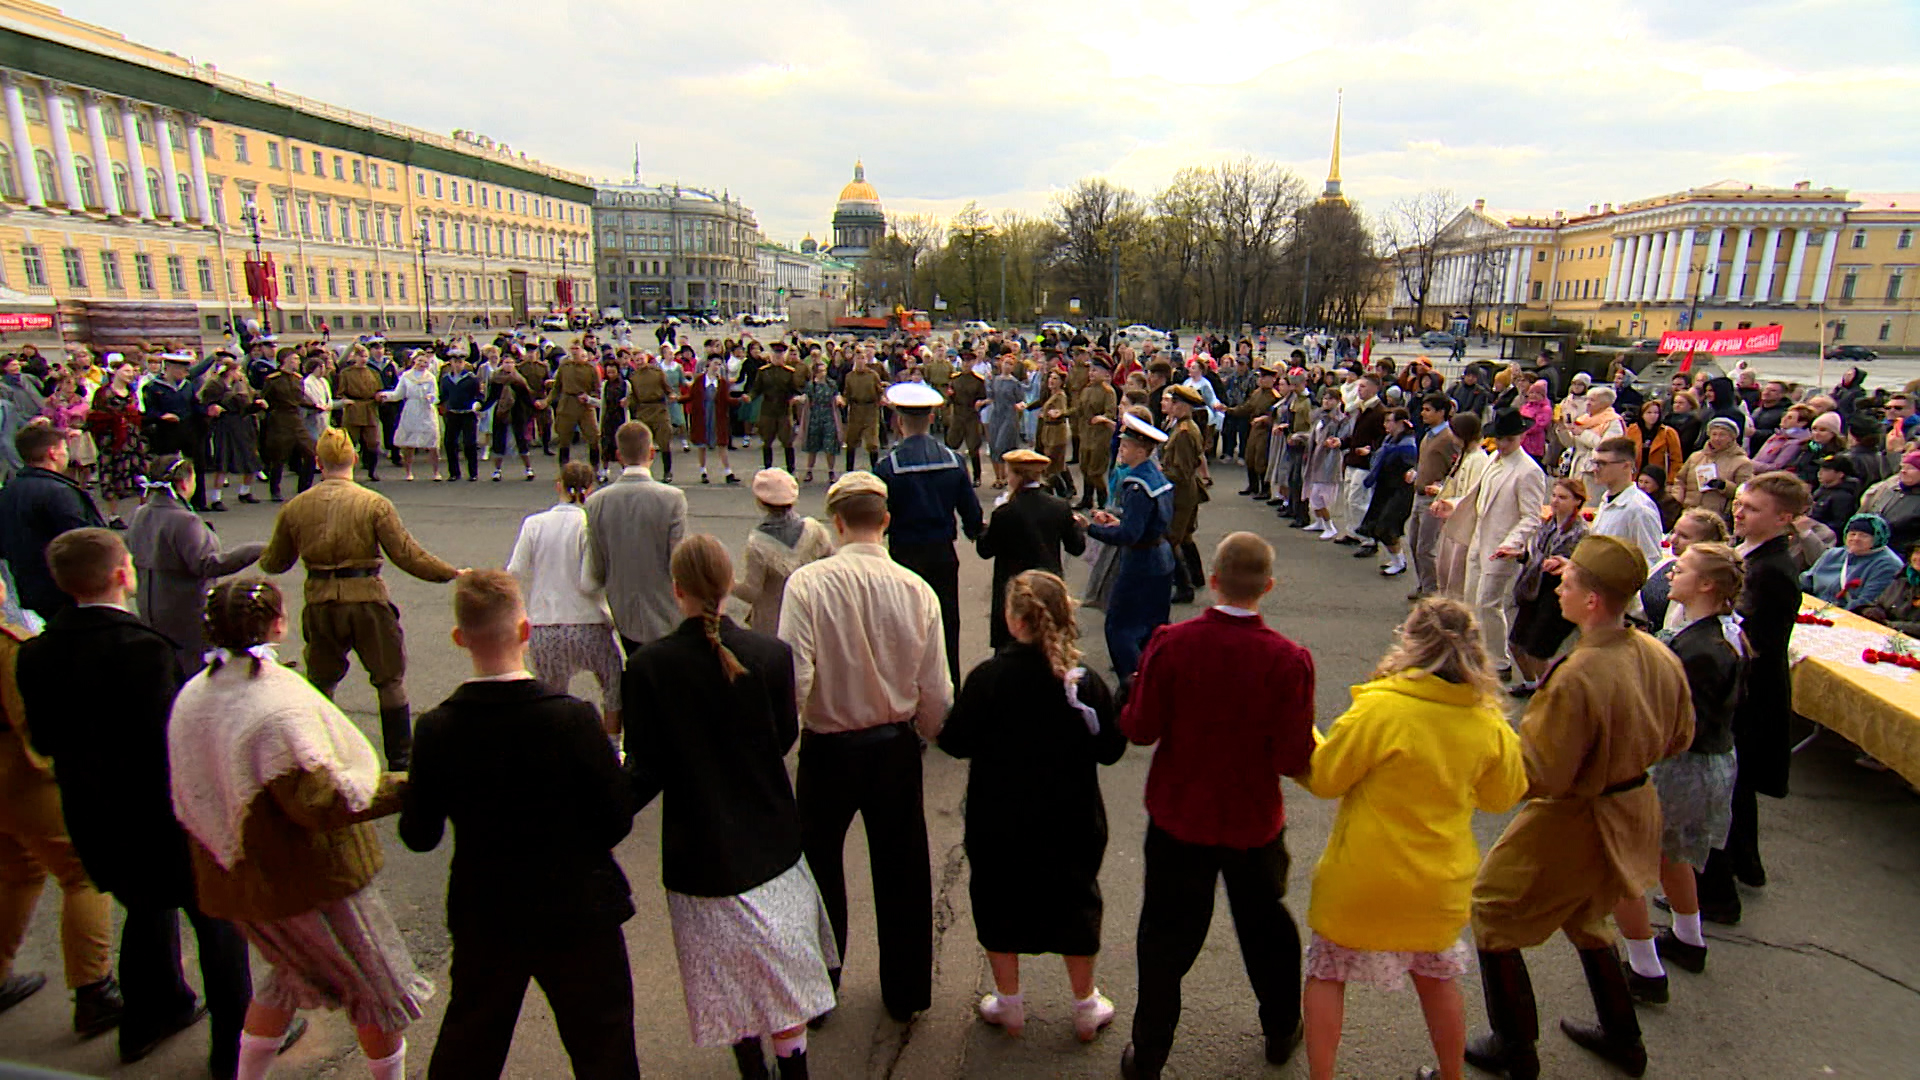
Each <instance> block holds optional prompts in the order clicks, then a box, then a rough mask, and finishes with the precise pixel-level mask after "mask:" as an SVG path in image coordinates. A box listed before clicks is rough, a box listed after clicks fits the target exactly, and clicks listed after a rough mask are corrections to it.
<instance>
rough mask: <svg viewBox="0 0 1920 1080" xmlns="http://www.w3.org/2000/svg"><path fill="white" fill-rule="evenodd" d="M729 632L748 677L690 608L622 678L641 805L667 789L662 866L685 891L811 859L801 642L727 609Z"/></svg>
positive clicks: (742, 885)
mask: <svg viewBox="0 0 1920 1080" xmlns="http://www.w3.org/2000/svg"><path fill="white" fill-rule="evenodd" d="M720 640H721V642H722V643H723V644H725V645H726V647H727V648H728V649H729V650H731V651H732V652H733V655H734V656H735V657H736V658H738V659H739V661H740V663H741V665H742V666H744V667H745V668H746V669H747V670H746V672H745V673H744V674H742V675H741V676H740V677H739V678H737V679H733V680H731V681H729V680H728V679H727V676H726V673H725V672H723V671H722V670H721V669H720V657H719V655H718V654H717V653H716V652H715V651H714V649H713V646H712V645H711V644H710V643H708V641H707V635H706V629H705V627H704V625H703V623H702V621H701V620H700V619H687V620H686V621H684V622H682V623H681V624H680V625H679V627H678V628H676V629H675V630H674V631H673V632H672V633H670V634H668V635H667V636H666V637H663V638H661V639H660V640H658V641H656V642H654V643H653V644H651V645H648V646H646V647H645V648H642V649H640V650H639V651H637V652H635V653H634V654H633V656H632V657H630V658H629V659H628V661H627V674H626V678H625V679H624V680H622V682H621V697H622V711H621V714H620V715H621V719H622V720H623V721H624V722H625V723H626V726H627V772H628V774H629V775H630V776H631V778H632V781H633V793H634V805H635V806H636V807H645V806H646V805H647V804H648V803H649V802H652V801H653V798H654V796H656V795H662V796H664V798H665V806H664V808H663V810H662V812H661V816H660V876H661V879H662V880H663V881H664V883H665V884H666V887H667V888H669V889H671V890H673V891H674V892H677V893H681V894H683V895H686V896H738V895H740V894H741V893H743V892H746V891H747V890H749V889H752V888H754V887H755V886H757V885H764V884H766V883H767V882H769V881H772V880H773V879H774V878H777V877H779V876H780V875H781V874H784V873H786V872H787V871H788V870H790V869H792V867H793V865H794V864H795V863H797V862H799V861H800V811H799V808H798V806H797V804H796V803H795V802H794V798H793V783H792V781H790V780H789V779H788V778H787V766H786V762H785V758H786V756H787V751H788V750H791V749H792V748H793V744H794V741H795V740H796V739H798V738H799V737H800V710H799V705H798V703H797V702H796V701H795V700H794V696H793V695H794V685H793V679H794V676H793V651H792V650H791V649H789V648H787V645H786V643H785V642H783V641H781V640H780V639H779V638H776V637H771V636H769V635H767V634H760V633H755V632H754V631H752V630H745V629H742V628H741V627H740V626H738V625H737V624H735V623H734V621H733V620H732V619H726V618H723V619H721V620H720Z"/></svg>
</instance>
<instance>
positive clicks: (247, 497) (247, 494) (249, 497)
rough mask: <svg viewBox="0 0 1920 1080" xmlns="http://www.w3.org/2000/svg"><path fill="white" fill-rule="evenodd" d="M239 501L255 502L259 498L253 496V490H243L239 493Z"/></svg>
mask: <svg viewBox="0 0 1920 1080" xmlns="http://www.w3.org/2000/svg"><path fill="white" fill-rule="evenodd" d="M240 501H241V502H243V503H248V504H252V503H257V502H259V501H260V500H259V499H256V498H254V497H253V492H251V491H243V492H241V493H240Z"/></svg>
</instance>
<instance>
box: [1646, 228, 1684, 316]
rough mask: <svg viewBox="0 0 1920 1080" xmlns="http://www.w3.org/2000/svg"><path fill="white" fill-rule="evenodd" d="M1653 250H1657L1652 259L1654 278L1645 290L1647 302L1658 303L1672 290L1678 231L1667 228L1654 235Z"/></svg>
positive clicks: (1677, 251) (1677, 249)
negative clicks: (1649, 286)
mask: <svg viewBox="0 0 1920 1080" xmlns="http://www.w3.org/2000/svg"><path fill="white" fill-rule="evenodd" d="M1654 250H1655V251H1656V252H1657V254H1656V255H1655V256H1654V260H1653V273H1654V277H1655V279H1656V280H1655V281H1654V284H1653V286H1652V287H1651V288H1649V289H1648V290H1647V302H1648V303H1651V304H1658V303H1662V302H1664V301H1665V300H1666V298H1667V294H1668V293H1670V292H1672V291H1673V260H1674V257H1675V256H1676V255H1678V254H1679V253H1680V233H1679V231H1678V230H1676V229H1668V230H1667V231H1665V232H1663V233H1660V234H1659V235H1658V236H1655V237H1654Z"/></svg>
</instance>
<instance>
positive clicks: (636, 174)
mask: <svg viewBox="0 0 1920 1080" xmlns="http://www.w3.org/2000/svg"><path fill="white" fill-rule="evenodd" d="M633 182H634V183H636V184H637V183H639V182H640V140H638V139H635V140H634V141H633Z"/></svg>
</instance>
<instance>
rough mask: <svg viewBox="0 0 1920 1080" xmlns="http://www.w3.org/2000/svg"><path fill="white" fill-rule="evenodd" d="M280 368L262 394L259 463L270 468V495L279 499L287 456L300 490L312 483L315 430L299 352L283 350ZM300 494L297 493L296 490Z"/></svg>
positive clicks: (272, 375)
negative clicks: (311, 425) (263, 412)
mask: <svg viewBox="0 0 1920 1080" xmlns="http://www.w3.org/2000/svg"><path fill="white" fill-rule="evenodd" d="M279 360H280V367H279V370H277V371H275V372H274V373H273V374H271V375H269V376H267V377H266V379H265V381H263V382H262V383H261V386H260V397H261V399H262V400H263V401H265V402H266V403H267V415H266V417H265V418H264V419H262V420H261V421H260V462H261V464H262V465H264V466H266V470H267V494H268V495H269V497H271V498H272V499H273V501H274V502H279V501H280V477H281V474H282V473H283V472H285V470H286V466H287V459H288V458H289V457H291V458H292V459H293V471H294V474H295V475H297V476H298V477H299V478H300V491H305V490H307V489H308V488H309V487H312V486H313V467H314V458H315V456H316V455H315V447H314V442H313V433H312V432H309V431H308V430H307V425H306V422H305V418H304V414H303V410H304V409H305V407H306V404H307V389H306V380H305V379H304V378H303V377H302V376H301V375H300V352H299V350H297V349H291V348H287V349H281V350H280V353H279ZM296 494H297V492H296Z"/></svg>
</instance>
